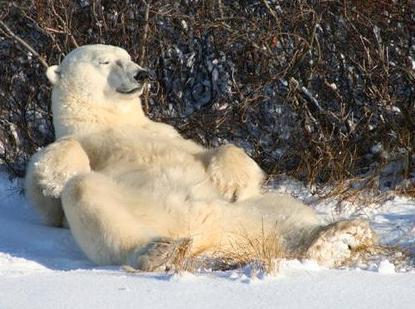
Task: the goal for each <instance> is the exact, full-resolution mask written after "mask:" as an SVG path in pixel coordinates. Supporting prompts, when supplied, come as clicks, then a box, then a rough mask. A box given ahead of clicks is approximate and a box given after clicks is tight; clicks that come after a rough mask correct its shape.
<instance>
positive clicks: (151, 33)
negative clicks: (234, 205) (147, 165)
mask: <svg viewBox="0 0 415 309" xmlns="http://www.w3.org/2000/svg"><path fill="white" fill-rule="evenodd" d="M414 12H415V6H414V2H413V1H410V0H408V1H406V0H403V1H387V0H381V1H374V0H373V1H358V0H343V1H341V0H334V1H322V0H320V1H317V0H314V1H313V0H295V1H282V0H273V1H272V0H250V1H248V0H244V1H226V0H223V1H221V0H218V1H213V0H212V1H198V0H193V1H192V0H182V1H166V0H147V1H138V0H137V1H122V2H119V1H107V0H78V1H75V0H32V1H23V2H22V1H10V2H8V3H3V2H2V7H1V11H0V18H1V20H2V21H4V22H5V23H7V24H8V25H9V26H10V28H11V29H12V30H13V31H14V32H15V33H17V34H18V35H19V36H20V37H22V38H23V39H25V40H26V41H27V42H29V43H30V44H31V45H32V46H33V47H34V48H35V50H36V51H38V52H39V53H40V54H41V55H42V56H43V57H44V58H46V59H47V61H48V62H49V63H50V64H54V63H57V62H59V60H60V59H61V58H62V57H63V56H64V55H65V54H66V53H67V52H68V51H70V50H71V49H73V48H75V47H77V46H78V45H82V44H88V43H105V44H113V45H118V46H121V47H124V48H126V49H127V50H128V51H129V52H130V53H131V54H132V56H133V58H134V59H135V60H136V61H137V62H139V63H141V64H144V65H146V66H148V67H150V68H152V69H154V70H155V71H156V73H157V76H158V83H155V84H154V85H152V88H151V91H150V93H148V94H147V95H146V98H145V100H144V108H145V111H146V112H147V113H148V115H149V116H150V117H151V118H153V119H157V120H161V121H165V122H168V123H170V124H172V125H174V126H175V127H177V128H178V129H179V130H180V131H181V132H182V133H183V134H184V135H185V136H187V137H189V138H193V139H195V140H197V141H199V142H200V143H202V144H204V145H206V146H216V145H219V144H222V143H225V142H233V143H236V144H238V145H240V146H241V147H243V148H245V149H246V150H247V151H248V152H249V153H250V155H251V156H252V157H253V158H254V159H256V160H257V161H258V162H259V163H260V165H261V166H262V167H263V168H264V169H265V170H266V171H267V172H268V173H270V174H273V175H275V174H280V173H286V174H290V175H293V176H295V177H297V178H299V179H302V180H305V181H308V182H309V183H327V182H333V183H342V184H344V183H345V181H346V180H347V179H355V178H356V177H358V178H359V181H360V182H359V183H361V184H362V186H368V185H373V184H375V185H373V186H374V187H375V188H376V189H378V188H381V189H382V188H398V189H400V190H401V189H402V190H403V191H408V190H409V191H410V190H411V188H413V179H414V175H413V174H411V173H413V167H414V159H415V158H414V154H413V146H414V132H415V124H414V119H415V118H414V116H415V110H414V109H415V106H414V94H415V86H414V85H415V73H414V66H415V35H414V33H415V28H414V26H413V25H414V21H415V16H414V14H415V13H414ZM0 36H1V38H0V51H1V52H0V61H1V63H2V66H1V67H0V76H2V81H1V85H0V115H1V118H0V119H1V121H0V145H1V147H2V148H0V150H1V152H0V158H1V160H2V161H3V162H4V164H6V165H7V166H8V168H9V171H10V172H11V173H12V174H13V175H17V176H21V175H22V174H23V172H24V166H25V162H26V160H27V158H28V156H29V155H30V154H31V153H33V152H34V151H35V150H36V149H37V148H38V147H40V146H43V145H45V144H47V143H48V142H50V141H51V140H52V139H53V133H52V132H53V131H52V126H51V122H50V121H51V114H50V108H49V101H50V99H49V97H50V89H49V86H48V83H47V81H46V79H45V77H44V74H43V68H42V67H41V65H40V64H39V62H38V61H37V59H35V58H33V57H32V55H30V54H28V53H27V52H26V51H25V50H24V49H23V48H22V47H21V46H20V45H19V44H18V43H16V42H15V40H13V38H11V37H10V36H8V35H7V33H5V32H4V31H3V30H2V31H0ZM389 176H393V177H392V178H391V177H389ZM376 177H378V179H380V180H379V181H375V180H376V179H377V178H376ZM375 178H376V179H375ZM374 179H375V180H374ZM391 179H392V180H391ZM402 181H404V184H405V186H402V185H400V183H402ZM353 185H354V186H355V183H354V182H353ZM351 187H353V186H347V188H346V189H345V190H348V189H350V188H351ZM342 190H343V189H342Z"/></svg>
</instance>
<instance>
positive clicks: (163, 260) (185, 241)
mask: <svg viewBox="0 0 415 309" xmlns="http://www.w3.org/2000/svg"><path fill="white" fill-rule="evenodd" d="M191 244H192V240H191V239H190V238H180V239H173V238H167V237H166V238H160V239H157V240H155V241H152V242H150V243H148V244H147V245H146V246H145V247H144V248H143V249H139V250H138V252H136V253H135V254H133V258H134V259H136V261H130V265H131V266H133V267H134V268H136V269H138V270H140V271H149V272H151V271H170V270H175V269H179V270H180V269H181V268H183V266H184V263H185V262H186V258H187V256H188V254H189V251H190V247H191Z"/></svg>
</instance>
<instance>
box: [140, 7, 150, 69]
mask: <svg viewBox="0 0 415 309" xmlns="http://www.w3.org/2000/svg"><path fill="white" fill-rule="evenodd" d="M143 2H144V4H145V6H146V11H145V13H144V22H145V24H144V31H143V37H142V39H141V50H140V62H139V64H140V65H141V66H142V65H143V64H144V57H145V54H146V42H147V36H148V28H149V26H148V18H149V14H150V3H147V2H146V1H145V0H143Z"/></svg>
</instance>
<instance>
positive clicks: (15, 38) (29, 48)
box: [0, 20, 49, 69]
mask: <svg viewBox="0 0 415 309" xmlns="http://www.w3.org/2000/svg"><path fill="white" fill-rule="evenodd" d="M0 25H1V26H2V27H3V30H4V32H6V34H7V35H8V36H9V37H11V38H13V39H14V40H16V41H17V42H18V43H20V44H21V45H22V46H23V47H24V48H26V49H27V50H28V51H29V52H31V53H32V54H33V55H34V56H35V57H36V58H38V60H39V62H40V63H41V64H42V65H43V66H44V67H45V68H46V69H47V68H49V65H48V63H47V62H46V60H45V59H44V58H43V57H42V56H41V55H39V53H38V52H37V51H35V50H34V49H33V48H32V46H30V45H29V44H28V43H27V42H26V41H25V40H23V39H22V38H20V37H19V36H17V35H16V34H15V33H14V32H13V31H11V30H10V28H9V27H8V26H7V25H6V24H5V23H4V22H3V21H1V20H0Z"/></svg>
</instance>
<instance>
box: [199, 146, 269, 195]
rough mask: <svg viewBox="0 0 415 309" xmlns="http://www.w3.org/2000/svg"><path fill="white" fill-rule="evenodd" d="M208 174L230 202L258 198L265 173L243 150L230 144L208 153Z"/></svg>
mask: <svg viewBox="0 0 415 309" xmlns="http://www.w3.org/2000/svg"><path fill="white" fill-rule="evenodd" d="M206 161H207V173H208V175H209V177H210V179H211V180H212V182H213V183H214V184H215V186H216V187H217V189H218V190H219V192H220V193H221V194H222V195H223V197H225V198H226V199H227V200H228V201H232V202H234V201H238V200H245V199H248V198H252V197H255V196H258V195H259V194H260V192H261V185H262V183H263V181H264V172H263V171H262V170H261V168H260V167H259V166H258V165H257V164H256V162H255V161H254V160H252V159H251V158H250V157H249V156H248V155H247V154H246V153H245V152H244V151H243V150H242V149H240V148H238V147H236V146H235V145H232V144H228V145H224V146H221V147H218V148H216V149H213V150H211V151H209V152H208V153H207V160H206Z"/></svg>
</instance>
